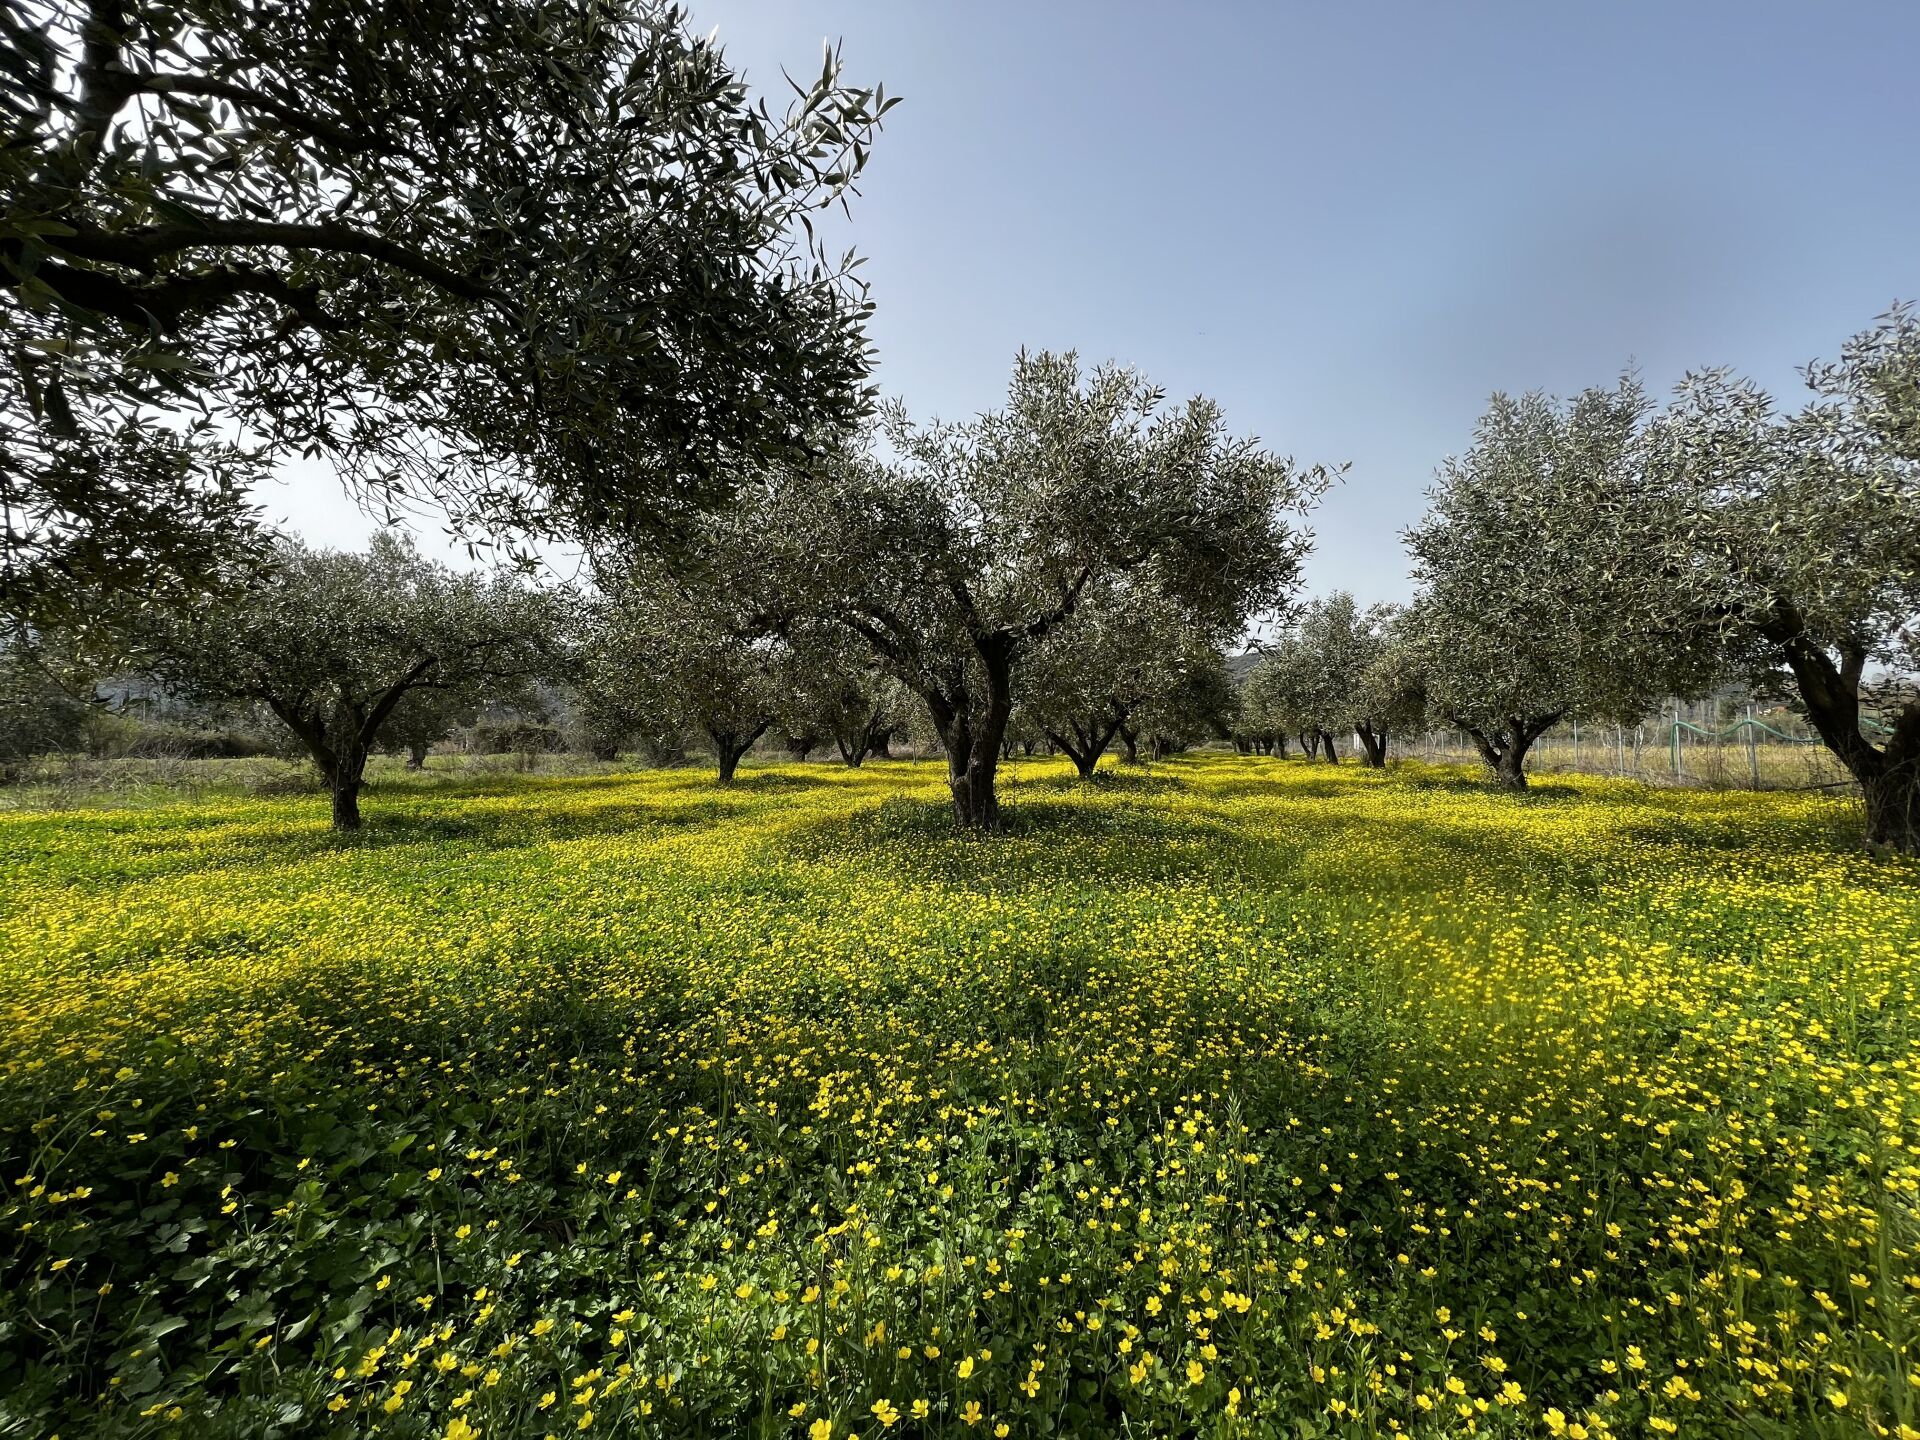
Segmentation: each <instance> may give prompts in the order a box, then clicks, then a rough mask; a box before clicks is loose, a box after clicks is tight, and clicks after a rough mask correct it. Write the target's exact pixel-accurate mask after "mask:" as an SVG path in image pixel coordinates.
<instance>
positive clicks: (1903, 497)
mask: <svg viewBox="0 0 1920 1440" xmlns="http://www.w3.org/2000/svg"><path fill="white" fill-rule="evenodd" d="M1808 378H1809V381H1810V382H1811V384H1812V386H1813V388H1814V390H1815V395H1816V398H1815V399H1814V401H1813V402H1812V403H1811V404H1809V405H1807V406H1805V407H1804V408H1802V409H1801V410H1799V411H1796V412H1782V411H1781V410H1779V409H1778V408H1777V407H1776V406H1775V404H1774V402H1773V400H1772V399H1771V397H1769V396H1768V395H1766V394H1765V393H1764V392H1762V391H1761V390H1760V389H1759V388H1758V387H1756V386H1754V385H1753V384H1752V383H1751V382H1748V381H1745V380H1742V379H1740V378H1738V377H1736V376H1735V375H1733V374H1732V373H1730V372H1728V371H1724V370H1716V371H1706V372H1701V373H1698V374H1695V375H1693V376H1690V377H1689V378H1688V380H1687V381H1686V382H1685V383H1684V384H1683V385H1682V386H1681V389H1680V392H1679V395H1678V397H1677V399H1676V401H1675V403H1674V405H1673V406H1672V407H1671V408H1670V410H1669V411H1668V412H1667V413H1666V414H1665V415H1664V416H1662V417H1661V419H1660V421H1659V422H1658V424H1656V425H1655V426H1654V427H1653V433H1652V437H1651V443H1652V445H1653V446H1654V449H1655V458H1656V466H1657V479H1658V486H1657V489H1656V490H1655V492H1654V493H1653V494H1652V495H1651V496H1650V497H1649V499H1648V501H1647V503H1645V504H1643V505H1642V506H1640V507H1639V508H1638V509H1637V510H1636V511H1635V512H1634V515H1633V519H1634V522H1635V524H1636V526H1637V533H1638V535H1639V538H1640V549H1639V554H1640V557H1641V560H1642V563H1641V564H1639V565H1638V566H1637V567H1632V568H1628V567H1622V568H1621V571H1620V573H1619V574H1618V576H1617V577H1616V578H1615V583H1616V584H1617V585H1618V586H1620V588H1621V589H1622V590H1623V592H1624V593H1625V595H1626V597H1627V602H1628V607H1630V609H1631V612H1632V613H1635V614H1639V615H1646V614H1649V613H1651V614H1655V615H1659V616H1662V617H1667V616H1671V615H1672V614H1673V613H1674V610H1675V598H1676V597H1678V598H1679V599H1680V600H1682V601H1684V604H1685V611H1684V624H1685V634H1686V639H1687V641H1688V643H1690V644H1692V645H1694V646H1697V647H1702V648H1712V649H1713V650H1715V651H1716V652H1717V653H1719V654H1721V655H1723V656H1724V657H1725V660H1726V662H1727V664H1728V665H1729V667H1730V668H1732V669H1733V670H1735V671H1737V672H1738V671H1743V672H1745V674H1746V675H1747V676H1748V677H1749V679H1751V680H1752V681H1754V682H1755V683H1756V684H1757V685H1759V686H1760V687H1761V688H1762V689H1763V690H1774V691H1778V692H1780V693H1784V694H1787V695H1789V696H1791V697H1793V699H1794V700H1795V702H1796V703H1797V704H1798V705H1799V706H1800V708H1801V709H1803V710H1804V712H1805V714H1806V716H1807V719H1808V721H1809V722H1810V723H1811V724H1812V726H1813V728H1814V730H1815V732H1816V733H1817V734H1818V735H1819V736H1820V738H1821V740H1822V741H1823V742H1825V744H1826V746H1827V747H1828V749H1830V750H1831V751H1832V752H1833V753H1834V754H1835V755H1836V756H1837V757H1838V758H1839V759H1840V761H1841V762H1842V763H1843V764H1844V765H1845V766H1846V767H1847V770H1848V772H1849V773H1850V774H1851V775H1852V776H1853V777H1854V779H1855V780H1857V781H1858V782H1859V783H1860V786H1861V789H1862V792H1863V794H1864V796H1865V798H1866V803H1867V836H1868V839H1869V841H1870V842H1871V843H1873V844H1875V845H1884V846H1888V847H1891V848H1895V849H1902V850H1909V851H1911V850H1920V619H1917V618H1916V617H1920V321H1917V320H1916V318H1915V316H1914V314H1913V312H1912V311H1911V310H1909V309H1904V308H1902V309H1896V310H1894V311H1892V312H1890V313H1889V314H1888V315H1887V316H1886V317H1884V318H1883V319H1882V320H1881V322H1880V323H1879V324H1877V325H1875V326H1874V327H1872V328H1870V329H1868V330H1866V331H1864V332H1862V333H1861V334H1859V335H1856V336H1855V337H1854V338H1853V339H1852V340H1851V341H1849V342H1848V343H1847V345H1846V346H1845V347H1844V348H1843V350H1842V352H1841V357H1840V359H1839V360H1838V361H1836V362H1833V363H1831V364H1828V365H1821V366H1816V367H1814V368H1813V369H1811V370H1810V371H1809V373H1808Z"/></svg>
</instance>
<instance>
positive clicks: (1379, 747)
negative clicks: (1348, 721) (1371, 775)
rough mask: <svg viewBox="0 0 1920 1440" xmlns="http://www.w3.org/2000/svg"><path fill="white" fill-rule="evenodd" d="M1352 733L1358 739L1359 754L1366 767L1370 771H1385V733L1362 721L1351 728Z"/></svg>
mask: <svg viewBox="0 0 1920 1440" xmlns="http://www.w3.org/2000/svg"><path fill="white" fill-rule="evenodd" d="M1353 733H1354V734H1355V735H1357V736H1359V737H1360V754H1361V757H1362V758H1363V759H1364V760H1365V762H1366V764H1367V767H1368V768H1369V769H1372V770H1384V769H1386V766H1387V732H1386V731H1385V730H1376V729H1374V728H1373V726H1371V725H1369V724H1368V723H1367V722H1366V721H1364V720H1363V721H1361V722H1360V723H1359V724H1358V725H1356V726H1354V727H1353Z"/></svg>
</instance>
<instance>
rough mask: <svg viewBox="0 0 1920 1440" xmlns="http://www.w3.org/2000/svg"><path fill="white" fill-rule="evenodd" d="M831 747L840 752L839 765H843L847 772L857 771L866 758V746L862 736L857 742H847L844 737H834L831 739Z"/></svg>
mask: <svg viewBox="0 0 1920 1440" xmlns="http://www.w3.org/2000/svg"><path fill="white" fill-rule="evenodd" d="M833 745H834V748H835V749H836V750H838V751H839V752H840V763H841V764H843V765H845V766H846V767H847V768H848V769H849V770H858V769H859V768H860V762H861V761H863V760H865V759H866V758H867V745H866V738H865V737H864V736H862V737H861V738H860V739H858V740H854V741H851V742H849V741H848V740H846V739H845V738H844V737H842V736H839V735H836V736H834V737H833Z"/></svg>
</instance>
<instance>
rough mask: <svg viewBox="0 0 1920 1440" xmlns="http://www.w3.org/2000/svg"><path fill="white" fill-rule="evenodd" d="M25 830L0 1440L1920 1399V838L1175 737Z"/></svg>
mask: <svg viewBox="0 0 1920 1440" xmlns="http://www.w3.org/2000/svg"><path fill="white" fill-rule="evenodd" d="M941 776H942V772H941V770H940V769H939V768H938V767H935V766H928V765H908V764H876V765H871V766H868V767H867V768H866V769H864V770H861V771H845V770H839V769H835V768H830V767H827V766H821V765H811V766H797V765H796V766H785V767H768V768H762V769H749V770H745V771H743V772H742V777H741V780H740V782H739V783H738V784H736V785H734V786H733V787H731V788H727V789H722V788H719V787H717V786H715V785H714V784H713V782H712V780H711V778H710V777H708V776H707V775H705V774H702V773H697V772H692V771H654V772H647V773H639V774H633V775H624V774H621V775H599V776H575V777H566V778H541V777H538V776H531V777H520V776H495V777H490V778H489V777H483V778H468V779H465V780H461V779H458V778H455V779H452V780H444V779H443V780H441V781H439V782H437V783H418V784H411V785H409V784H404V783H400V782H398V781H395V782H390V783H388V784H386V785H385V786H383V787H380V788H376V789H375V791H374V792H373V793H372V794H371V795H370V796H369V801H368V826H367V829H366V830H365V831H364V832H362V833H361V834H359V835H357V836H354V837H350V838H346V839H341V838H337V837H335V836H333V835H331V834H329V833H328V831H327V829H326V817H325V815H324V814H323V813H320V812H321V809H322V807H320V806H318V805H317V804H316V803H315V801H314V800H313V799H312V798H311V797H305V796H290V797H276V798H258V797H252V798H228V799H221V798H201V799H198V800H195V801H192V802H187V801H176V802H172V803H169V804H163V805H159V806H147V807H143V808H139V809H120V810H104V809H94V810H70V811H63V812H55V813H39V814H29V813H12V814H6V815H0V874H4V876H5V888H4V891H3V892H0V1025H3V1026H4V1034H3V1037H0V1038H4V1046H3V1047H0V1157H3V1158H0V1164H4V1172H3V1174H0V1179H3V1180H4V1185H5V1194H4V1198H0V1434H4V1435H15V1434H18V1435H34V1436H41V1435H48V1434H56V1433H57V1434H59V1435H61V1436H64V1437H68V1440H75V1437H81V1436H92V1435H115V1436H122V1435H125V1436H136V1435H140V1436H145V1435H152V1436H176V1435H177V1436H249V1437H253V1436H261V1437H265V1436H276V1435H280V1436H294V1435H328V1434H348V1433H353V1434H376V1433H377V1434H380V1435H383V1436H391V1437H396V1440H399V1437H436V1440H437V1437H447V1440H472V1437H485V1440H494V1437H499V1440H505V1437H510V1436H512V1437H517V1436H533V1437H539V1436H544V1435H553V1436H557V1437H562V1440H566V1437H572V1436H576V1435H582V1434H584V1435H587V1436H593V1435H609V1436H611V1435H619V1436H696V1435H697V1436H734V1435H745V1436H792V1437H807V1440H828V1437H843V1440H844V1437H854V1436H859V1437H864V1440H874V1437H880V1436H889V1437H892V1436H918V1435H941V1436H997V1437H1006V1436H1019V1437H1029V1436H1074V1435H1088V1434H1112V1435H1133V1436H1179V1435H1207V1436H1248V1437H1253V1436H1275V1437H1279V1436H1286V1437H1302V1436H1372V1435H1396V1434H1398V1435H1421V1436H1441V1435H1465V1434H1476V1435H1486V1436H1520V1435H1524V1436H1572V1437H1602V1436H1622V1437H1624V1436H1641V1435H1681V1436H1747V1437H1758V1440H1766V1437H1789V1436H1795V1437H1797V1436H1857V1435H1897V1436H1902V1437H1915V1436H1920V1254H1916V1246H1920V1229H1917V1227H1916V1218H1915V1205H1916V1197H1920V1159H1916V1147H1917V1146H1920V1032H1917V1031H1916V1028H1915V1017H1916V1014H1917V1013H1920V1007H1917V1004H1916V999H1917V997H1916V988H1917V987H1920V866H1916V865H1914V864H1913V863H1911V862H1886V861H1875V860H1873V859H1870V858H1869V857H1867V856H1866V855H1864V854H1862V853H1857V852H1856V851H1855V850H1854V849H1852V848H1851V845H1852V837H1853V835H1854V833H1855V832H1856V831H1857V826H1858V817H1857V815H1856V814H1854V813H1852V812H1851V811H1850V809H1849V807H1848V806H1847V804H1846V803H1844V802H1841V801H1836V800H1832V799H1824V798H1819V797H1816V796H1811V795H1787V796H1781V795H1766V796H1761V795H1749V794H1719V793H1716V794H1709V793H1701V792H1683V791H1658V790H1651V789H1646V788H1642V787H1639V786H1636V785H1630V784H1626V783H1623V782H1612V781H1604V780H1595V779H1585V778H1575V779H1567V780H1558V781H1553V782H1551V783H1544V784H1540V785H1538V786H1537V787H1536V789H1535V790H1534V792H1532V793H1531V794H1528V795H1525V796H1520V797H1515V796H1510V795H1503V794H1496V793H1493V792H1492V791H1490V790H1489V789H1487V788H1484V787H1483V786H1482V785H1481V784H1480V783H1479V782H1478V781H1477V779H1476V778H1475V777H1473V776H1471V775H1470V774H1468V773H1467V772H1464V771H1461V772H1456V771H1453V770H1447V769H1427V768H1422V767H1420V766H1417V765H1408V766H1403V767H1398V768H1396V769H1394V770H1392V771H1389V772H1387V773H1386V774H1384V775H1383V774H1379V773H1375V772H1368V771H1363V770H1360V769H1358V768H1356V767H1354V766H1351V765H1343V766H1340V767H1338V768H1334V767H1328V766H1324V765H1307V764H1305V763H1303V762H1300V761H1281V760H1275V759H1260V758H1247V759H1236V758H1230V757H1220V756H1199V757H1194V758H1192V759H1186V760H1180V761H1175V762H1172V763H1169V764H1166V765H1162V766H1156V767H1154V768H1153V769H1152V770H1151V771H1150V772H1147V771H1142V772H1139V773H1137V774H1121V775H1115V776H1111V777H1103V779H1102V781H1101V782H1099V783H1096V784H1093V785H1081V784H1078V783H1076V782H1073V781H1072V780H1071V778H1070V773H1069V772H1068V771H1066V769H1065V767H1064V766H1063V765H1061V764H1058V763H1041V762H1030V763H1022V764H1020V765H1016V766H1014V767H1013V773H1012V776H1011V781H1010V784H1009V786H1008V791H1007V800H1008V803H1009V806H1010V809H1009V832H1010V833H1008V834H1006V835H1004V836H1001V837H998V838H994V839H989V840H981V839H976V838H968V837H964V836H961V835H959V834H957V833H956V832H955V830H954V828H953V826H952V822H951V820H950V818H949V815H950V810H949V807H948V806H947V803H946V800H945V795H944V786H943V785H942V783H941Z"/></svg>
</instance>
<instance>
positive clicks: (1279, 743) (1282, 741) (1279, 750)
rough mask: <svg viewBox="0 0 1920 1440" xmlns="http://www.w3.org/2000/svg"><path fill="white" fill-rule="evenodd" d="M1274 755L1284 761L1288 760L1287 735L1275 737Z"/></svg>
mask: <svg viewBox="0 0 1920 1440" xmlns="http://www.w3.org/2000/svg"><path fill="white" fill-rule="evenodd" d="M1273 753H1274V754H1275V755H1278V756H1279V757H1280V758H1281V759H1282V760H1284V759H1286V758H1287V737H1286V736H1285V735H1276V736H1274V737H1273Z"/></svg>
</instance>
